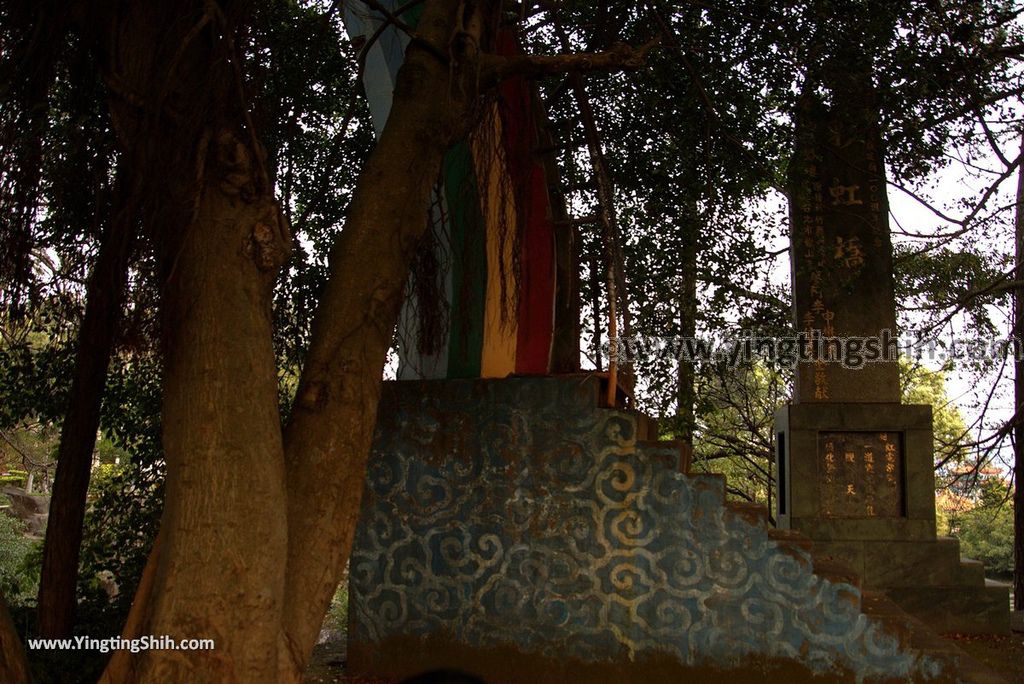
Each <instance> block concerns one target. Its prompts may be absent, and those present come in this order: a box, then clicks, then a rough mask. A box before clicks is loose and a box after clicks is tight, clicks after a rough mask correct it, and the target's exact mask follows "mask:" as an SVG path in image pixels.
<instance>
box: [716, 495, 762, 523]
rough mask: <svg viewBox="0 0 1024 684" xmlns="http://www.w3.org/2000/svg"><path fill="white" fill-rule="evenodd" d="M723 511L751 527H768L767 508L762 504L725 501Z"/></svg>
mask: <svg viewBox="0 0 1024 684" xmlns="http://www.w3.org/2000/svg"><path fill="white" fill-rule="evenodd" d="M725 510H726V511H727V512H729V513H732V514H733V515H736V516H739V517H740V518H743V519H744V520H746V521H747V522H749V523H750V524H752V525H757V526H758V527H767V525H768V508H767V507H766V506H765V505H764V504H759V503H751V502H749V501H726V502H725Z"/></svg>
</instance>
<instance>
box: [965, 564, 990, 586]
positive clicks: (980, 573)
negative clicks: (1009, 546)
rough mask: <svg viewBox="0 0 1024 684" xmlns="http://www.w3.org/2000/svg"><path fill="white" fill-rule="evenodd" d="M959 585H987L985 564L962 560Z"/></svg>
mask: <svg viewBox="0 0 1024 684" xmlns="http://www.w3.org/2000/svg"><path fill="white" fill-rule="evenodd" d="M958 584H966V585H968V586H975V585H977V586H983V585H984V584H985V564H984V563H982V562H981V561H977V560H974V559H973V558H961V559H960V581H959V582H958Z"/></svg>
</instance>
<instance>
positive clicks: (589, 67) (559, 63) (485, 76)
mask: <svg viewBox="0 0 1024 684" xmlns="http://www.w3.org/2000/svg"><path fill="white" fill-rule="evenodd" d="M657 44H658V39H657V38H655V39H653V40H650V41H648V42H647V43H644V44H643V45H641V46H640V47H638V48H634V47H631V46H629V45H626V44H625V43H616V44H615V45H613V46H612V49H611V50H607V51H604V52H579V53H575V54H568V55H512V56H509V57H499V56H497V55H493V54H485V55H481V58H480V71H481V82H482V83H484V84H485V85H487V86H490V85H494V84H496V83H499V82H501V81H502V80H504V79H506V78H509V77H511V76H526V77H528V78H537V77H540V76H551V75H556V74H564V73H567V72H576V73H583V72H591V71H596V72H601V71H622V70H627V69H639V68H641V67H642V66H644V64H646V61H647V53H649V52H650V51H651V50H652V49H653V48H654V47H655V46H656V45H657Z"/></svg>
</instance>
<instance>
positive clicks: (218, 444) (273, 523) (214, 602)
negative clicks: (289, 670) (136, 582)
mask: <svg viewBox="0 0 1024 684" xmlns="http://www.w3.org/2000/svg"><path fill="white" fill-rule="evenodd" d="M258 163H260V162H259V161H257V160H253V159H251V157H250V154H249V149H248V148H247V147H246V145H245V144H244V142H243V141H242V140H240V139H239V138H238V137H237V136H236V134H235V132H234V131H232V130H230V129H224V130H222V131H220V132H219V133H218V134H217V135H216V136H215V139H214V140H213V142H212V143H211V145H210V149H209V152H208V156H207V162H206V166H207V169H208V171H207V174H206V178H205V180H206V182H205V184H204V185H203V188H202V198H201V201H200V204H199V210H198V213H197V216H196V218H195V220H194V222H193V223H192V224H191V225H189V226H187V228H186V231H185V235H184V239H183V241H182V243H181V245H180V249H179V252H178V254H177V255H176V258H175V264H174V269H173V272H172V274H171V277H170V279H169V282H168V283H167V286H166V289H165V293H164V300H163V309H164V318H165V330H166V332H165V335H166V361H165V363H166V369H165V384H164V405H163V445H164V452H165V455H166V459H167V479H166V497H165V501H166V503H165V508H164V515H163V519H162V521H161V529H160V537H161V548H160V553H159V555H158V559H157V564H156V568H155V574H154V578H153V586H152V590H151V595H150V596H151V598H150V601H149V603H148V607H147V608H148V610H147V611H146V619H145V620H144V624H145V629H144V630H143V633H145V634H155V635H169V636H173V637H174V638H176V639H186V638H211V639H214V641H215V642H216V649H215V650H212V651H148V652H145V653H143V654H140V655H139V657H138V658H137V659H135V662H134V663H133V665H134V670H133V673H132V677H131V678H130V680H131V681H139V682H154V683H156V682H184V681H188V682H262V681H272V680H273V678H274V677H273V673H274V672H275V671H276V668H277V653H278V646H279V637H280V627H279V625H280V617H281V611H282V604H283V601H284V585H285V581H284V577H285V575H284V572H285V567H284V563H283V562H282V560H283V558H284V557H285V550H286V548H287V528H286V520H285V512H286V507H285V489H284V481H285V473H284V459H283V447H282V441H281V431H280V417H279V414H278V405H277V375H276V366H275V359H274V351H273V346H272V344H271V329H272V324H271V288H272V285H273V280H274V275H275V274H276V271H277V269H278V267H279V266H280V265H281V264H282V263H283V261H284V258H285V255H286V254H287V251H288V244H289V240H288V236H287V228H286V226H285V224H284V219H283V217H282V216H281V215H280V212H279V210H278V207H277V204H276V203H275V202H274V201H273V200H272V199H271V198H270V197H268V196H267V195H265V194H262V193H259V192H257V193H255V195H254V196H252V197H251V198H249V197H247V196H248V195H249V194H250V191H251V190H252V188H251V187H247V186H249V184H250V183H251V181H252V180H253V178H254V176H255V169H254V168H253V167H254V166H255V165H256V164H258Z"/></svg>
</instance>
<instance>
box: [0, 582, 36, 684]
mask: <svg viewBox="0 0 1024 684" xmlns="http://www.w3.org/2000/svg"><path fill="white" fill-rule="evenodd" d="M30 681H31V677H29V669H28V658H27V657H26V656H25V649H24V647H22V645H21V640H20V639H19V638H18V630H17V628H16V627H15V626H14V621H13V620H11V614H10V613H9V612H8V611H7V604H6V603H5V602H4V598H3V596H0V682H4V683H5V684H29V682H30Z"/></svg>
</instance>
